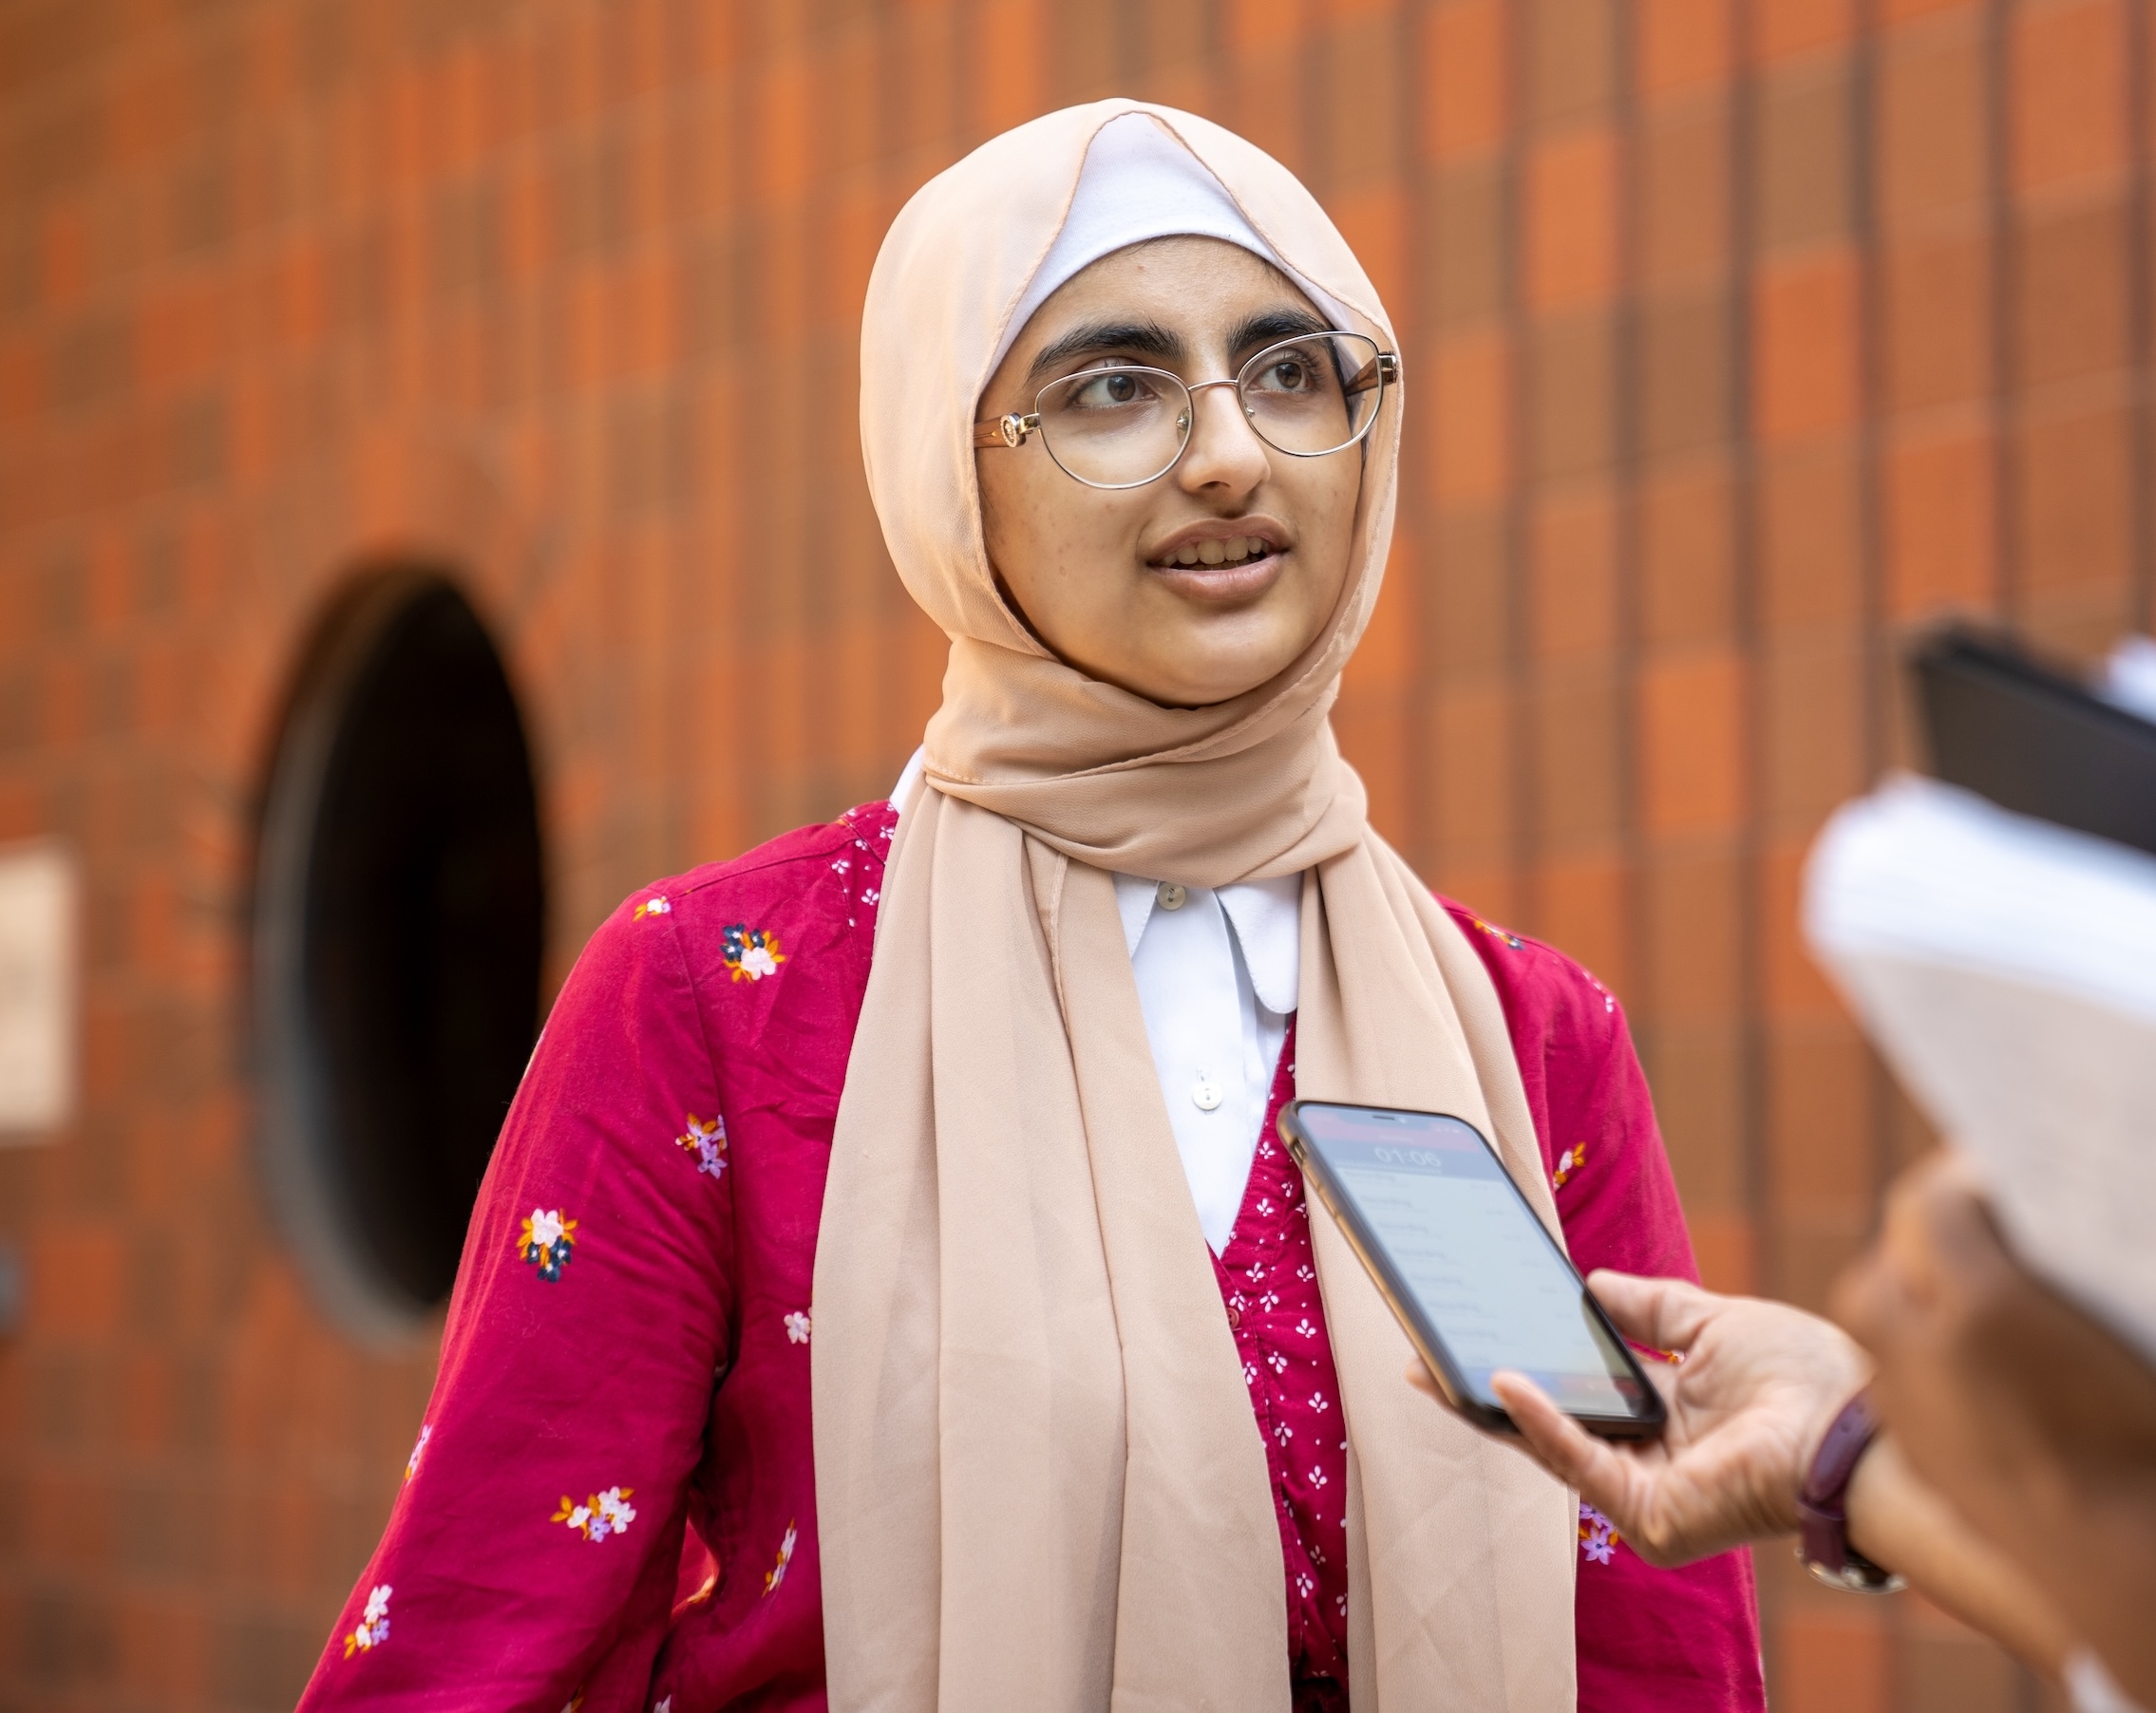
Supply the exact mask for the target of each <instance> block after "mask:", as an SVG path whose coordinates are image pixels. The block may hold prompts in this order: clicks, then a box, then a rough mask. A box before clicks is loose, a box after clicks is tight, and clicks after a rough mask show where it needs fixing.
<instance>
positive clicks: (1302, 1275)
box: [1295, 1266, 1317, 1285]
mask: <svg viewBox="0 0 2156 1713" xmlns="http://www.w3.org/2000/svg"><path fill="white" fill-rule="evenodd" d="M1295 1277H1296V1278H1298V1279H1300V1280H1301V1281H1302V1282H1303V1283H1304V1284H1305V1285H1307V1284H1309V1283H1310V1282H1311V1280H1313V1279H1314V1278H1316V1277H1317V1275H1316V1274H1315V1273H1314V1272H1313V1271H1311V1270H1310V1269H1309V1268H1308V1267H1307V1266H1306V1267H1298V1268H1296V1269H1295Z"/></svg>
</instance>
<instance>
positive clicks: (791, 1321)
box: [786, 1308, 808, 1345]
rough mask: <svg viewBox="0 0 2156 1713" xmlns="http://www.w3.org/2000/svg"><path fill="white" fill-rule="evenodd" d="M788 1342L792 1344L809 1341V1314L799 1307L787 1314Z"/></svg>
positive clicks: (802, 1343)
mask: <svg viewBox="0 0 2156 1713" xmlns="http://www.w3.org/2000/svg"><path fill="white" fill-rule="evenodd" d="M786 1342H787V1343H788V1344H792V1345H805V1344H806V1343H808V1316H806V1315H805V1314H804V1313H802V1311H801V1310H800V1309H798V1308H796V1309H795V1310H794V1311H793V1312H792V1313H791V1314H789V1315H787V1316H786Z"/></svg>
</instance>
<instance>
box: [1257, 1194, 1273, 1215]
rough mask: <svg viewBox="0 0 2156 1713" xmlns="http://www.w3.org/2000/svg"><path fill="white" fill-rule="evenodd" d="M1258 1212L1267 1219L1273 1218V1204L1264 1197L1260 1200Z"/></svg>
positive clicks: (1259, 1198) (1260, 1197)
mask: <svg viewBox="0 0 2156 1713" xmlns="http://www.w3.org/2000/svg"><path fill="white" fill-rule="evenodd" d="M1258 1213H1259V1214H1262V1215H1263V1216H1264V1217H1266V1218H1267V1219H1270V1218H1272V1217H1273V1204H1272V1203H1271V1202H1270V1201H1268V1200H1266V1198H1265V1197H1264V1196H1262V1195H1260V1196H1259V1197H1258Z"/></svg>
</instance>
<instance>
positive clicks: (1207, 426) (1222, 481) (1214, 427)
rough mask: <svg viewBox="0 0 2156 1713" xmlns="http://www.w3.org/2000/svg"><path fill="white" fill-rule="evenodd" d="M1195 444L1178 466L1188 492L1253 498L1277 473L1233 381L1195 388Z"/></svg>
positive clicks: (1192, 439)
mask: <svg viewBox="0 0 2156 1713" xmlns="http://www.w3.org/2000/svg"><path fill="white" fill-rule="evenodd" d="M1190 414H1191V424H1190V444H1189V446H1188V447H1186V448H1185V449H1184V451H1183V455H1182V461H1181V462H1179V463H1178V464H1177V465H1176V480H1177V481H1178V482H1179V483H1180V484H1181V485H1182V487H1183V489H1184V490H1185V491H1186V492H1189V493H1194V494H1195V493H1198V492H1201V491H1202V490H1204V489H1207V488H1213V489H1221V490H1225V491H1226V492H1228V493H1231V494H1247V493H1249V492H1250V491H1251V490H1252V489H1253V488H1256V487H1257V486H1258V484H1260V483H1261V482H1263V481H1264V480H1265V479H1266V478H1267V477H1268V476H1270V475H1271V474H1272V473H1273V465H1272V461H1271V460H1270V459H1268V458H1267V456H1266V451H1265V442H1263V441H1261V440H1259V439H1258V432H1257V430H1256V429H1254V428H1252V427H1251V425H1250V419H1249V418H1248V417H1246V416H1244V415H1243V412H1242V395H1241V394H1240V393H1239V392H1238V391H1237V390H1236V386H1235V383H1234V382H1233V381H1201V382H1200V383H1199V384H1198V385H1197V386H1193V387H1192V388H1191V389H1190Z"/></svg>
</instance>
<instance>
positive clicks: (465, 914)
mask: <svg viewBox="0 0 2156 1713" xmlns="http://www.w3.org/2000/svg"><path fill="white" fill-rule="evenodd" d="M543 870H544V864H543V853H542V850H541V845H540V837H539V800H538V794H537V792H536V790H535V788H534V785H533V781H532V763H531V751H530V748H529V746H528V745H527V744H526V743H525V739H524V725H523V720H522V717H521V716H520V713H519V712H518V708H517V700H516V696H515V694H514V692H513V691H512V690H511V688H510V685H509V679H508V675H507V673H506V672H505V671H504V670H503V668H502V665H501V656H500V654H499V653H497V652H496V650H495V647H494V644H493V642H492V640H491V639H490V638H489V637H488V635H487V633H486V630H485V627H484V626H483V625H482V623H481V622H480V619H479V615H478V614H477V613H476V612H473V611H472V608H471V604H470V603H469V602H468V601H466V600H465V598H464V596H463V594H462V593H460V592H459V590H458V588H457V586H456V584H455V583H454V582H453V581H451V580H450V578H449V577H447V576H446V575H444V574H442V573H440V572H438V571H433V570H427V569H411V568H397V569H394V570H388V571H376V572H372V573H369V574H364V575H362V576H359V577H357V578H354V579H353V580H352V581H351V582H350V584H348V585H347V586H346V587H345V589H344V590H343V591H342V592H341V593H339V594H338V595H337V596H336V597H335V598H334V599H333V600H332V601H331V603H330V605H329V607H328V608H327V610H326V611H325V612H324V613H323V614H322V616H321V618H320V619H319V620H318V621H317V623H316V626H315V628H314V631H313V634H312V637H311V638H310V640H309V642H308V644H307V647H306V649H305V650H304V652H303V654H302V656H301V660H300V664H299V667H298V669H297V671H296V672H295V674H294V677H293V688H292V691H291V694H290V697H289V699H288V701H287V705H286V708H285V714H284V719H283V722H282V724H281V726H280V728H279V731H278V734H277V738H276V748H275V752H274V758H273V760H272V762H271V764H270V768H269V775H268V784H267V788H266V790H265V791H264V794H263V800H262V812H261V820H260V824H259V828H258V841H257V846H256V853H255V893H254V909H253V948H252V951H253V1012H254V1015H253V1025H254V1027H253V1044H254V1049H255V1080H256V1095H257V1100H258V1102H259V1124H258V1143H259V1151H260V1158H261V1164H262V1168H263V1173H264V1177H265V1179H266V1182H267V1185H268V1189H269V1192H270V1199H271V1201H272V1204H273V1206H274V1210H275V1214H276V1216H277V1218H278V1220H279V1222H280V1224H281V1225H282V1227H283V1230H284V1233H285V1235H286V1237H287V1239H288V1240H289V1241H290V1242H291V1244H292V1245H293V1251H294V1253H295V1255H296V1257H297V1259H298V1262H299V1264H300V1267H301V1269H302V1271H304V1272H305V1274H306V1275H307V1277H308V1279H309V1281H310V1283H311V1284H312V1286H313V1287H314V1289H315V1292H316V1294H317V1295H318V1296H319V1297H320V1298H321V1300H322V1302H323V1303H324V1305H325V1306H326V1307H327V1308H329V1309H330V1311H331V1313H332V1314H333V1315H334V1316H335V1317H336V1318H337V1319H338V1320H339V1321H340V1322H341V1323H342V1324H343V1325H344V1326H345V1327H347V1328H348V1329H349V1330H350V1331H352V1332H353V1333H355V1334H357V1335H359V1336H361V1337H364V1338H367V1339H369V1340H371V1341H375V1342H387V1341H394V1340H396V1339H398V1338H400V1337H403V1336H405V1335H407V1334H408V1333H409V1332H410V1331H411V1330H412V1329H413V1328H414V1327H417V1326H418V1325H420V1324H421V1323H423V1322H424V1320H425V1318H426V1315H427V1314H428V1312H429V1311H430V1310H431V1309H432V1308H435V1307H436V1306H437V1305H439V1304H440V1303H441V1302H442V1301H443V1300H444V1298H445V1297H446V1296H447V1295H448V1291H449V1287H450V1285H451V1283H452V1282H453V1281H454V1279H455V1277H456V1272H457V1259H458V1256H459V1254H460V1252H461V1251H462V1249H463V1239H464V1228H465V1225H466V1223H467V1221H468V1220H469V1219H470V1217H471V1211H472V1203H473V1200H474V1198H475V1197H476V1195H477V1194H478V1191H479V1182H480V1178H481V1177H482V1174H483V1173H484V1172H485V1170H486V1162H487V1159H488V1158H489V1156H490V1155H491V1154H492V1152H493V1149H494V1140H495V1137H496V1135H497V1134H498V1133H499V1132H500V1130H501V1120H502V1118H503V1116H504V1115H505V1114H506V1113H507V1111H508V1108H509V1102H510V1101H511V1099H512V1098H513V1097H514V1096H515V1094H516V1091H517V1083H518V1082H519V1080H520V1078H521V1076H522V1075H523V1069H524V1064H525V1062H526V1060H527V1059H528V1058H529V1056H530V1053H531V1049H532V1042H533V1038H534V1031H535V1029H536V1027H537V1024H538V1018H539V965H540V955H541V950H542V941H543V935H544V916H545V894H544V883H543Z"/></svg>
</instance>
